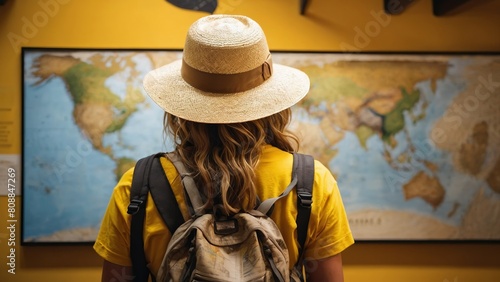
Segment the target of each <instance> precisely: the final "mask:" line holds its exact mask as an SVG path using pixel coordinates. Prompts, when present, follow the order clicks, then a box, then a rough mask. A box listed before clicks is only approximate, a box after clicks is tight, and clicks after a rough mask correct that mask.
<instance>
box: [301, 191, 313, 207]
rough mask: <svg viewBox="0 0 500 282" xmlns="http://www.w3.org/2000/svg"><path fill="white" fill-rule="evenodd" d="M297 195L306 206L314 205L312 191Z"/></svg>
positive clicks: (302, 204)
mask: <svg viewBox="0 0 500 282" xmlns="http://www.w3.org/2000/svg"><path fill="white" fill-rule="evenodd" d="M297 197H298V198H299V201H300V205H301V206H302V207H305V208H310V207H311V205H312V194H311V193H303V192H302V193H301V192H299V193H297Z"/></svg>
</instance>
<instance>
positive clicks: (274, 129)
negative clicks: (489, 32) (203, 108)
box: [164, 108, 299, 215]
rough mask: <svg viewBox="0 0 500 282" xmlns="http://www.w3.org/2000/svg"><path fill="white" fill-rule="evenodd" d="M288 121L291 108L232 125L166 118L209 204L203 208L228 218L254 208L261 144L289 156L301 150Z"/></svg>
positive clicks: (167, 125)
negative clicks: (256, 171) (285, 152)
mask: <svg viewBox="0 0 500 282" xmlns="http://www.w3.org/2000/svg"><path fill="white" fill-rule="evenodd" d="M290 121H291V110H290V108H288V109H286V110H283V111H281V112H279V113H276V114H273V115H271V116H268V117H265V118H262V119H258V120H253V121H248V122H243V123H231V124H208V123H198V122H192V121H188V120H184V119H182V118H179V117H177V116H174V115H171V114H169V113H165V116H164V126H165V133H169V134H171V136H172V137H173V140H174V142H175V150H176V152H177V153H178V155H179V157H180V159H181V160H182V162H183V163H184V165H185V166H186V168H187V169H188V170H189V171H190V172H192V173H193V178H194V180H195V183H196V185H197V187H198V189H199V190H200V193H201V194H202V195H204V197H205V199H206V202H205V203H204V208H205V209H206V210H209V209H213V208H214V207H218V208H219V209H218V210H219V212H222V213H223V214H225V215H231V214H234V213H237V212H239V211H246V210H250V209H253V208H254V207H255V205H256V199H257V191H256V184H255V168H256V166H257V164H258V162H259V157H260V154H261V151H262V146H263V145H265V144H269V145H272V146H275V147H277V148H279V149H281V150H284V151H287V152H295V151H297V150H298V148H299V141H298V139H297V137H296V136H295V135H294V134H293V133H291V132H290V131H288V130H287V126H288V124H289V123H290ZM220 208H221V209H220Z"/></svg>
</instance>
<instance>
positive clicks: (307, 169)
mask: <svg viewBox="0 0 500 282" xmlns="http://www.w3.org/2000/svg"><path fill="white" fill-rule="evenodd" d="M295 173H296V174H297V219H296V222H297V238H298V241H299V259H298V261H297V266H300V268H302V263H303V257H302V256H303V251H304V246H305V242H306V238H307V230H308V226H309V217H310V215H311V205H312V188H313V185H314V158H313V157H312V156H310V155H305V154H299V153H294V158H293V172H292V174H295ZM301 273H302V272H301Z"/></svg>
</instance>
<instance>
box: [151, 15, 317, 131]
mask: <svg viewBox="0 0 500 282" xmlns="http://www.w3.org/2000/svg"><path fill="white" fill-rule="evenodd" d="M144 88H145V90H146V92H147V93H148V95H149V96H150V97H151V98H152V99H153V101H155V102H156V103H157V104H158V105H159V106H160V107H161V108H162V109H163V110H165V111H166V112H168V113H171V114H173V115H176V116H178V117H180V118H183V119H186V120H191V121H195V122H200V123H236V122H245V121H250V120H256V119H259V118H263V117H266V116H270V115H272V114H275V113H278V112H280V111H282V110H284V109H286V108H289V107H291V106H293V105H294V104H295V103H297V102H298V101H300V99H302V98H303V97H304V96H305V95H306V94H307V92H308V91H309V78H308V77H307V75H306V74H305V73H303V72H302V71H300V70H297V69H295V68H291V67H287V66H283V65H279V64H273V63H272V59H271V54H270V52H269V47H268V45H267V41H266V37H265V35H264V32H263V31H262V29H261V27H260V26H259V24H257V23H256V22H255V21H253V20H252V19H250V18H248V17H245V16H235V15H210V16H206V17H203V18H201V19H199V20H197V21H196V22H195V23H193V24H192V25H191V27H190V28H189V31H188V34H187V37H186V43H185V46H184V51H183V59H182V60H178V61H175V62H173V63H170V64H167V65H165V66H163V67H160V68H158V69H155V70H153V71H151V72H149V73H148V74H147V75H146V76H145V78H144Z"/></svg>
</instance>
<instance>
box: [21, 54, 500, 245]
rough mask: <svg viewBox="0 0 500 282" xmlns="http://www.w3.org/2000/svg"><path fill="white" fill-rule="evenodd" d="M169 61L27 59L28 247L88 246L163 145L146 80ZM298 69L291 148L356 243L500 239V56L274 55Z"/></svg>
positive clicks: (145, 57)
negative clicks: (313, 165)
mask: <svg viewBox="0 0 500 282" xmlns="http://www.w3.org/2000/svg"><path fill="white" fill-rule="evenodd" d="M181 57H182V53H181V52H180V51H169V50H152V51H151V50H114V51H113V50H60V49H24V50H23V62H24V66H23V73H24V77H23V87H24V88H23V156H22V159H23V161H22V163H23V240H24V241H26V242H82V241H84V242H86V241H88V242H91V241H93V240H94V239H95V237H96V234H97V230H98V228H99V225H100V220H101V218H102V215H103V213H104V211H105V209H106V206H107V203H108V201H109V198H110V195H111V192H112V189H113V187H114V186H115V185H116V182H117V181H118V179H119V178H120V176H121V175H122V174H123V173H124V172H125V171H126V170H128V169H129V168H130V167H132V166H133V165H134V164H135V162H136V161H137V160H138V159H139V158H141V157H144V156H146V155H149V154H152V153H156V152H158V151H169V150H171V149H172V145H171V144H172V142H171V140H169V139H168V137H165V136H164V134H163V114H164V113H163V112H162V110H161V109H160V108H159V107H158V106H156V104H154V102H152V101H151V100H150V99H149V97H148V96H147V95H146V94H145V92H144V90H143V88H142V78H143V77H144V75H145V74H146V73H147V72H148V71H150V70H152V69H154V68H157V67H160V66H162V65H164V64H166V63H169V62H172V61H174V60H177V59H180V58H181ZM273 61H274V62H275V63H280V64H284V65H289V66H293V67H296V68H299V69H301V70H302V71H304V72H306V73H307V74H308V75H309V77H310V79H311V90H310V92H309V94H308V95H307V96H306V98H305V99H303V100H302V101H301V102H299V103H298V104H297V105H296V106H294V107H293V114H294V116H293V121H292V123H291V125H290V129H291V130H292V131H293V132H294V133H295V134H296V135H297V136H298V137H299V138H300V141H301V147H300V150H301V151H302V152H304V153H309V154H312V155H313V156H314V157H315V158H316V159H318V160H319V161H321V162H322V163H323V164H325V165H326V166H327V167H328V168H330V170H331V172H332V173H333V174H334V176H335V177H336V179H337V181H338V185H339V188H340V191H341V194H342V198H343V202H344V205H345V207H346V211H347V214H348V217H349V222H350V225H351V229H352V231H353V233H354V237H355V239H357V240H487V239H499V238H500V145H499V144H500V111H499V105H500V57H495V56H493V55H432V54H428V55H422V54H420V55H417V54H360V53H358V54H348V53H286V52H275V53H273Z"/></svg>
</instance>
